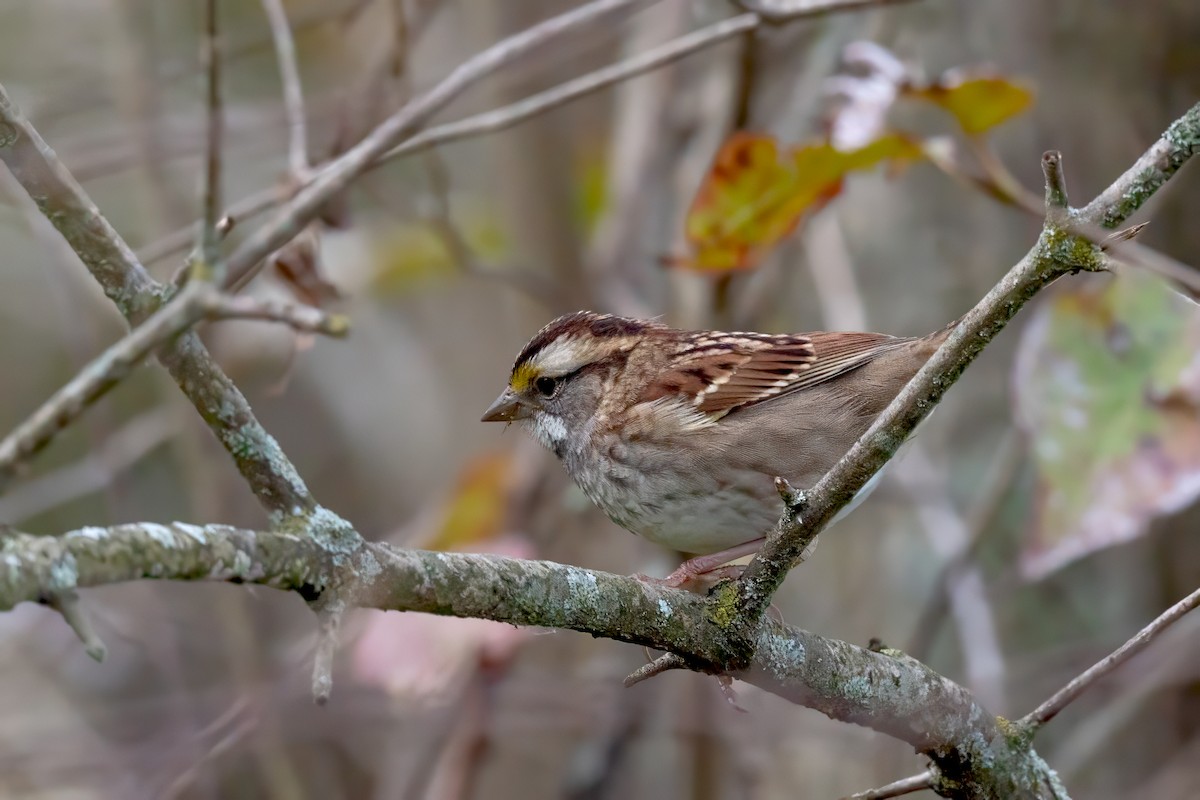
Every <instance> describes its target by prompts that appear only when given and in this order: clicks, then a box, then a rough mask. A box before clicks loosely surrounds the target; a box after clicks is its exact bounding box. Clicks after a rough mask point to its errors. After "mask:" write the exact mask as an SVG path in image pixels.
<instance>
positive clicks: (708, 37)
mask: <svg viewBox="0 0 1200 800" xmlns="http://www.w3.org/2000/svg"><path fill="white" fill-rule="evenodd" d="M268 1H270V2H278V0H264V2H268ZM904 1H905V0H871V2H866V1H865V0H864V1H863V2H859V3H852V4H845V3H836V2H834V3H830V2H822V3H813V4H811V8H810V9H809V10H807V11H806V12H805V14H811V15H819V14H822V13H827V12H828V11H830V10H833V9H835V8H840V7H841V6H842V5H845V6H846V7H847V9H849V8H851V7H861V6H867V5H886V4H888V3H889V2H904ZM805 14H801V13H799V12H796V13H793V14H791V15H790V16H789V19H796V18H799V17H801V16H804V15H805ZM762 24H763V19H762V18H761V17H760V16H759V15H758V14H754V13H747V14H739V15H738V16H736V17H731V18H729V19H724V20H721V21H720V22H715V23H713V24H712V25H707V26H705V27H703V28H700V29H697V30H695V31H692V32H691V33H688V34H686V35H684V36H680V37H679V38H677V39H673V40H671V41H669V42H666V43H664V44H661V45H659V46H657V47H654V48H651V49H650V50H647V51H646V52H645V53H641V54H639V55H636V56H633V57H631V58H628V59H626V60H624V61H621V62H618V63H616V64H612V65H610V66H607V67H603V68H601V69H598V70H595V71H593V72H589V73H587V74H585V75H581V76H580V77H578V78H573V79H571V80H569V81H565V82H563V83H561V84H559V85H558V86H554V87H552V88H550V89H547V90H545V91H542V92H538V93H536V94H533V95H530V96H529V97H526V98H524V99H522V100H518V101H517V102H515V103H511V104H509V105H506V106H503V107H501V108H497V109H493V110H491V111H485V112H482V113H480V114H474V115H472V116H469V117H466V118H464V119H461V120H457V121H455V122H448V123H444V124H442V125H436V126H434V127H431V128H429V129H428V130H425V131H422V132H421V133H419V134H417V135H415V136H413V137H412V138H410V139H407V140H406V141H404V142H403V143H401V144H398V145H396V146H395V147H393V148H391V149H389V150H387V151H386V152H384V153H383V154H381V155H380V156H379V157H378V158H376V159H374V160H372V161H371V163H370V164H369V165H368V166H367V167H366V169H368V170H370V169H375V168H377V167H380V166H382V165H384V164H386V163H388V162H389V161H392V160H394V159H397V158H401V157H403V156H407V155H411V154H413V153H416V152H419V151H421V150H426V149H429V148H431V147H436V146H438V145H442V144H448V143H450V142H454V141H459V140H461V139H468V138H471V137H474V136H481V135H484V134H488V133H495V132H497V131H502V130H505V129H507V128H511V127H512V126H514V125H517V124H519V123H521V122H524V121H525V120H528V119H531V118H532V117H535V116H537V115H538V114H541V113H542V112H545V111H549V110H551V109H553V108H556V107H558V106H561V105H565V104H566V103H569V102H571V101H573V100H577V99H579V98H581V97H585V96H587V95H589V94H592V93H594V92H597V91H600V90H601V89H604V88H606V87H608V86H612V85H613V84H616V83H620V82H621V81H625V80H629V79H630V78H634V77H637V76H638V75H641V74H643V73H645V72H649V71H651V70H654V69H657V68H658V67H661V66H664V65H666V64H670V63H672V62H674V61H678V60H679V59H681V58H685V57H686V56H689V55H691V54H692V53H695V52H698V51H700V50H703V49H705V48H708V47H711V46H713V45H716V44H720V43H721V42H724V41H726V40H728V39H733V38H736V37H738V36H740V35H742V34H744V33H747V32H748V31H752V30H754V29H756V28H758V27H759V26H760V25H762ZM485 52H486V51H485ZM439 88H440V87H439ZM435 91H436V90H435ZM406 109H407V107H406V108H405V109H402V110H401V112H400V113H404V112H405V110H406ZM400 138H403V137H400ZM333 163H334V162H327V163H326V164H324V165H322V166H321V167H320V170H321V171H324V170H325V169H328V168H330V167H331V166H332V164H333ZM316 177H317V176H310V177H309V179H308V180H307V181H306V182H305V184H304V185H306V186H307V185H309V184H311V183H312V182H313V181H314V180H315V179H316ZM284 202H285V198H284V196H283V195H282V193H281V192H280V191H279V190H278V189H274V188H271V189H264V190H263V191H260V192H258V193H256V194H254V195H251V196H249V197H246V198H244V199H242V200H240V201H238V203H236V204H235V205H233V206H232V207H230V209H229V211H228V214H229V215H230V216H232V217H234V218H236V219H238V220H239V221H244V220H247V219H250V218H252V217H255V216H257V215H259V214H261V213H263V212H265V211H268V210H270V209H271V208H273V207H275V206H277V205H280V204H282V203H284ZM189 236H190V234H189V232H188V231H187V230H185V229H181V230H178V231H174V232H173V233H170V234H167V235H166V236H164V237H163V238H162V239H160V240H158V241H156V242H153V243H151V244H149V245H146V246H145V247H143V248H142V249H141V250H140V251H139V252H138V255H139V256H141V258H142V259H143V260H144V261H146V262H147V263H153V262H156V261H159V260H161V259H164V258H167V257H169V256H172V255H178V254H179V253H182V252H183V251H184V250H186V249H187V247H188V242H189ZM244 282H245V281H244V280H243V281H239V285H240V284H244Z"/></svg>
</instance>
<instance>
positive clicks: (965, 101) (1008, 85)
mask: <svg viewBox="0 0 1200 800" xmlns="http://www.w3.org/2000/svg"><path fill="white" fill-rule="evenodd" d="M905 94H907V95H908V96H910V97H916V98H919V99H922V100H927V101H929V102H931V103H934V104H936V105H939V106H941V107H942V108H944V109H945V110H946V111H949V112H950V113H951V114H953V115H954V118H955V119H957V120H958V124H959V126H960V127H962V129H963V131H964V132H965V133H968V134H972V135H974V134H978V133H983V132H984V131H986V130H989V129H991V128H994V127H996V126H997V125H999V124H1000V123H1002V122H1004V121H1005V120H1007V119H1009V118H1010V117H1014V116H1016V115H1017V114H1020V113H1021V112H1022V111H1024V110H1025V109H1027V108H1029V106H1030V105H1031V104H1032V103H1033V90H1031V89H1030V88H1029V87H1028V86H1025V85H1024V84H1021V83H1019V82H1017V81H1013V80H1010V79H1009V78H1004V77H1001V76H999V75H992V74H983V73H975V74H972V73H968V72H964V71H962V70H950V71H948V72H946V73H944V74H943V75H942V77H941V78H939V79H938V80H937V81H936V82H935V83H931V84H927V85H910V86H908V87H906V88H905Z"/></svg>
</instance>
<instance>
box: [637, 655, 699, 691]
mask: <svg viewBox="0 0 1200 800" xmlns="http://www.w3.org/2000/svg"><path fill="white" fill-rule="evenodd" d="M687 668H688V665H687V662H686V661H684V660H683V657H682V656H678V655H676V654H675V653H663V654H662V655H661V656H659V657H658V658H656V659H654V660H653V661H651V662H650V663H649V664H643V665H642V666H640V667H638V668H637V669H635V670H634V671H633V672H631V673H629V674H628V675H626V676H625V680H623V681H622V683H623V684H624V685H625V688H626V689H628V688H629V687H630V686H637V685H638V684H639V683H641V682H642V681H648V680H650V679H651V678H653V677H654V676H655V675H661V674H662V673H664V672H667V671H669V670H673V669H687Z"/></svg>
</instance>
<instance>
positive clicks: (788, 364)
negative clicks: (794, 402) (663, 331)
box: [641, 333, 908, 419]
mask: <svg viewBox="0 0 1200 800" xmlns="http://www.w3.org/2000/svg"><path fill="white" fill-rule="evenodd" d="M906 341H908V340H907V339H900V338H897V337H894V336H886V335H884V334H877V333H808V334H792V335H769V334H757V333H713V334H710V335H708V336H704V337H701V338H698V339H695V340H693V341H690V342H688V345H687V346H686V347H685V348H684V349H683V350H681V351H680V352H679V353H678V354H677V355H676V363H677V364H678V368H677V369H676V370H674V371H672V372H671V373H669V374H667V375H664V376H663V377H662V379H660V380H659V381H658V382H657V383H655V384H653V385H652V386H650V387H648V389H647V391H646V393H645V394H644V395H643V396H642V398H641V399H642V400H655V399H658V398H660V397H668V396H680V395H682V396H684V397H690V398H692V403H693V405H694V406H695V408H696V410H697V411H699V412H701V413H703V414H706V415H708V416H710V417H713V418H714V419H716V418H720V417H723V416H725V415H726V414H728V413H730V412H731V411H733V410H735V409H738V408H744V407H746V406H750V405H753V404H755V403H759V402H762V401H763V400H767V399H769V398H771V397H777V396H779V395H781V394H787V393H789V392H794V391H796V390H798V389H803V388H806V387H809V386H815V385H817V384H819V383H822V382H824V381H827V380H831V379H832V378H836V377H837V376H838V375H842V374H844V373H846V372H848V371H850V370H852V369H854V368H855V367H859V366H861V365H863V364H865V363H867V362H868V361H870V360H871V359H872V358H874V357H875V356H876V355H878V354H879V353H881V352H884V351H885V350H887V349H890V348H891V347H895V346H896V345H899V344H903V343H904V342H906Z"/></svg>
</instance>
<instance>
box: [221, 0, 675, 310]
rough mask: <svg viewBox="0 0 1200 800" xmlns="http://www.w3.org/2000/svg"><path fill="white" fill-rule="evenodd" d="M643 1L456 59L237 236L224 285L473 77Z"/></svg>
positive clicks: (562, 20) (611, 2)
mask: <svg viewBox="0 0 1200 800" xmlns="http://www.w3.org/2000/svg"><path fill="white" fill-rule="evenodd" d="M649 2H653V0H592V2H590V3H587V4H586V5H583V6H580V7H578V8H575V9H572V10H570V11H567V12H566V13H563V14H560V15H558V16H557V17H551V18H550V19H548V20H545V21H543V22H540V23H538V24H536V25H533V26H532V27H529V28H526V29H525V30H523V31H521V32H519V33H515V34H513V35H512V36H509V37H508V38H506V39H503V40H502V41H499V42H497V43H496V44H494V45H492V46H491V47H489V48H487V49H486V50H484V51H482V52H480V53H478V54H476V55H474V56H472V57H471V58H468V59H467V60H466V61H464V62H463V63H461V64H459V65H458V66H457V67H456V68H455V69H454V70H453V71H452V72H451V73H450V74H449V75H448V76H446V78H445V79H443V80H442V82H441V83H439V84H438V85H437V86H435V87H434V88H432V89H430V90H429V91H428V92H425V93H424V94H421V95H419V96H417V97H415V98H414V99H413V100H411V101H410V102H409V103H407V104H406V105H405V106H404V107H403V108H401V109H400V110H399V111H397V112H396V113H395V114H393V115H392V116H391V117H389V118H388V119H387V120H385V121H384V122H383V123H382V124H380V125H379V127H377V128H376V129H375V130H373V131H372V132H371V133H369V134H368V135H367V136H366V137H365V138H364V139H363V140H362V141H361V142H359V143H358V144H357V145H355V146H354V147H352V148H351V149H349V150H347V151H346V152H345V153H343V154H342V155H341V156H339V157H338V158H336V159H334V160H333V161H332V162H330V163H329V164H328V165H326V166H325V167H324V168H323V169H321V171H320V172H318V173H317V174H316V175H315V176H314V177H313V180H312V182H311V183H309V184H307V185H306V186H304V187H303V188H302V189H300V191H299V192H297V193H296V196H295V197H294V198H292V200H291V201H290V202H289V203H288V204H287V205H286V207H285V208H284V209H283V210H282V211H281V212H280V213H279V214H278V215H277V216H276V218H275V219H274V220H273V221H271V222H270V223H268V224H267V225H265V226H263V227H262V228H261V229H259V230H258V231H256V232H255V233H254V235H252V236H251V237H250V238H249V239H247V240H246V241H245V242H243V243H242V245H241V247H239V248H238V249H237V250H236V251H234V253H233V255H232V256H230V258H229V280H228V281H227V285H228V286H229V287H231V288H237V287H240V286H244V285H245V284H246V282H248V281H249V280H250V279H251V278H252V277H253V276H254V274H255V273H256V272H257V271H258V269H259V268H260V267H261V265H262V263H263V259H265V258H266V257H267V256H269V255H270V254H271V253H272V252H273V251H275V250H277V249H278V248H280V247H282V246H283V245H284V244H286V243H287V242H288V241H289V240H290V239H292V237H294V236H295V235H296V234H297V233H299V232H300V231H301V230H302V229H303V228H304V226H305V225H306V224H307V223H308V222H309V221H310V220H312V219H314V218H315V217H316V216H317V214H319V213H320V211H321V208H322V207H323V206H324V205H325V203H326V202H328V201H329V199H330V198H332V197H334V196H335V195H337V194H339V193H340V192H342V191H344V190H345V189H346V188H347V187H348V186H349V185H350V184H351V183H352V182H353V181H354V179H355V178H357V177H358V176H359V175H361V174H362V173H363V172H364V171H365V170H366V169H367V168H368V167H369V166H370V165H371V163H372V162H374V161H375V160H376V159H378V158H379V157H380V156H381V155H383V154H384V153H385V152H387V151H388V150H389V149H391V148H392V147H394V146H395V145H397V144H399V143H400V142H401V141H402V140H403V139H404V138H405V137H407V136H409V135H411V134H412V133H413V131H415V130H416V129H417V127H418V126H420V125H421V124H422V123H424V122H425V121H426V120H427V119H429V117H431V116H432V115H433V114H435V113H436V112H437V111H439V110H440V109H442V108H443V107H444V106H446V104H448V103H449V102H450V101H451V100H453V99H454V98H456V97H458V96H459V95H460V94H462V93H463V92H464V91H466V90H467V89H468V88H469V87H470V86H472V85H473V84H474V83H476V82H477V81H479V80H480V79H482V78H484V77H486V76H488V75H490V74H492V73H493V72H494V71H495V70H497V69H499V68H500V67H502V66H504V65H506V64H509V63H511V62H512V61H514V60H516V59H517V58H520V57H521V56H523V55H525V54H527V53H529V52H532V51H534V50H536V49H538V48H540V47H542V46H543V45H545V44H546V43H547V42H550V41H552V40H554V39H557V38H558V37H560V36H562V35H563V34H566V33H568V32H570V31H572V30H575V29H577V28H580V27H583V26H585V25H587V24H590V23H592V22H595V21H596V20H599V19H603V18H604V17H607V16H609V15H611V14H615V13H616V12H618V11H628V10H630V9H632V8H635V7H637V6H640V5H646V4H647V3H649Z"/></svg>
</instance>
